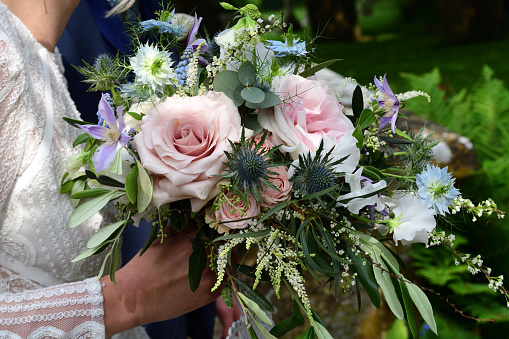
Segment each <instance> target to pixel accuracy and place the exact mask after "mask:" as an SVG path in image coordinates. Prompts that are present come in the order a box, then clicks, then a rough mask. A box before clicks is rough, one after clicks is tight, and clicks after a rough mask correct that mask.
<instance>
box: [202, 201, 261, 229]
mask: <svg viewBox="0 0 509 339" xmlns="http://www.w3.org/2000/svg"><path fill="white" fill-rule="evenodd" d="M247 202H248V205H246V204H245V203H244V202H243V201H242V200H241V199H240V198H239V197H238V196H237V195H236V194H235V193H233V192H232V191H228V192H227V193H226V194H225V199H224V202H223V203H222V204H220V206H219V207H218V208H217V209H216V210H215V211H214V212H213V214H212V215H211V214H210V213H207V215H206V216H205V221H206V222H208V223H209V224H210V225H211V226H212V227H214V228H215V227H217V231H218V232H219V233H225V232H228V231H229V230H230V229H242V228H246V227H247V226H248V224H249V221H250V220H251V219H246V218H253V217H256V216H257V215H258V214H260V205H259V204H258V203H257V202H256V199H255V197H254V196H253V195H252V194H248V195H247ZM241 219H245V220H241Z"/></svg>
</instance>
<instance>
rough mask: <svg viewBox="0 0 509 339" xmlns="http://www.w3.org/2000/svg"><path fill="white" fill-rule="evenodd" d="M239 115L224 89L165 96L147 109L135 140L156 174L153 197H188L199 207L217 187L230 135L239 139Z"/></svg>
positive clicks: (157, 202)
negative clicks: (191, 95) (189, 95)
mask: <svg viewBox="0 0 509 339" xmlns="http://www.w3.org/2000/svg"><path fill="white" fill-rule="evenodd" d="M240 134H241V124H240V116H239V113H238V110H237V107H235V104H234V103H233V102H232V101H231V100H230V99H229V98H228V97H226V96H225V95H224V94H223V93H217V92H208V93H206V94H205V95H203V96H195V97H179V96H172V97H169V98H167V99H166V100H165V101H164V102H162V103H160V104H159V105H157V106H156V107H155V109H153V110H152V111H151V112H150V114H148V115H146V116H145V117H144V118H143V120H142V123H141V126H140V132H139V133H138V134H137V135H136V136H135V137H134V146H135V148H136V150H137V151H138V154H139V156H140V162H141V164H142V165H143V166H144V167H145V168H146V169H147V170H148V171H149V173H150V174H151V175H152V178H153V179H154V194H153V197H152V203H153V204H154V205H155V206H156V207H160V206H162V205H163V204H166V203H169V202H172V201H177V200H182V199H190V200H191V206H192V209H193V211H199V210H200V209H201V208H202V207H203V206H204V205H205V204H206V203H207V201H209V200H210V199H212V198H213V197H214V196H215V195H217V194H218V193H219V191H218V190H217V189H216V187H215V186H216V183H218V182H219V180H220V179H221V178H220V177H217V175H218V174H220V173H221V171H222V170H223V162H226V161H227V158H226V155H225V154H224V151H225V150H230V143H229V141H228V140H231V141H233V142H237V141H238V140H239V139H240Z"/></svg>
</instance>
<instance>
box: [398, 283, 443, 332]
mask: <svg viewBox="0 0 509 339" xmlns="http://www.w3.org/2000/svg"><path fill="white" fill-rule="evenodd" d="M405 283H406V287H407V289H408V293H409V294H410V297H411V298H412V300H413V302H414V304H415V306H416V307H417V310H419V313H420V314H421V316H422V318H423V319H424V321H425V322H426V323H427V324H428V326H429V328H431V330H432V331H433V332H434V333H435V334H436V335H438V331H437V324H436V322H435V317H434V316H433V308H432V307H431V303H430V302H429V300H428V297H427V296H426V294H424V292H423V291H422V290H421V289H420V288H419V287H418V286H415V285H414V284H411V283H407V282H405Z"/></svg>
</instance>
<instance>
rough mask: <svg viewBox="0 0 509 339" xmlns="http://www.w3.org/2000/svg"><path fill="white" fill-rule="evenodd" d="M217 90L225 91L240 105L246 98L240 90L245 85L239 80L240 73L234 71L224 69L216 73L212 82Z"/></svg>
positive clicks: (236, 104)
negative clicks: (243, 97) (241, 94)
mask: <svg viewBox="0 0 509 339" xmlns="http://www.w3.org/2000/svg"><path fill="white" fill-rule="evenodd" d="M212 85H213V86H214V90H215V91H216V92H223V93H224V94H225V95H226V96H227V97H228V98H230V99H231V100H232V101H233V103H234V104H235V106H237V107H239V106H240V105H242V104H243V103H244V99H242V97H241V96H240V91H242V89H243V88H244V87H245V86H242V84H241V83H240V82H239V78H238V74H237V72H234V71H222V72H219V73H217V74H216V76H215V77H214V81H213V82H212Z"/></svg>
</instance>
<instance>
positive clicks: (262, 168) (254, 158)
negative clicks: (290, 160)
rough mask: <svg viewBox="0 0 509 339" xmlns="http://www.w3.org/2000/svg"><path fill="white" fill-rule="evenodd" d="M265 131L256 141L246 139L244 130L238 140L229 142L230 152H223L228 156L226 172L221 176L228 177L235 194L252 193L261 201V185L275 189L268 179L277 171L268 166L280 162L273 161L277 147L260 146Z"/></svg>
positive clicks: (274, 165)
mask: <svg viewBox="0 0 509 339" xmlns="http://www.w3.org/2000/svg"><path fill="white" fill-rule="evenodd" d="M266 133H267V132H265V134H264V135H263V136H262V138H261V140H260V142H258V143H256V142H255V140H254V138H252V139H249V140H246V139H245V134H244V130H242V135H241V138H240V142H239V143H237V144H234V143H232V142H230V145H231V147H232V151H231V152H225V153H226V156H227V158H228V162H227V163H225V165H226V168H227V170H226V172H227V174H224V175H222V177H223V178H227V179H230V180H231V182H232V185H233V187H234V188H235V190H236V194H237V195H239V194H243V195H246V196H247V195H248V194H252V195H253V196H254V197H255V198H256V200H258V201H262V197H261V194H260V191H259V190H261V191H263V186H268V187H272V188H275V189H277V188H276V187H275V186H274V185H273V184H272V183H271V182H270V180H271V179H273V177H271V175H277V173H275V172H272V171H270V168H272V167H277V166H279V165H280V164H278V163H275V162H273V160H272V157H273V152H274V151H275V150H276V149H277V147H275V148H272V149H270V150H268V149H266V148H265V147H262V145H263V143H264V141H265V137H266Z"/></svg>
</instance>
